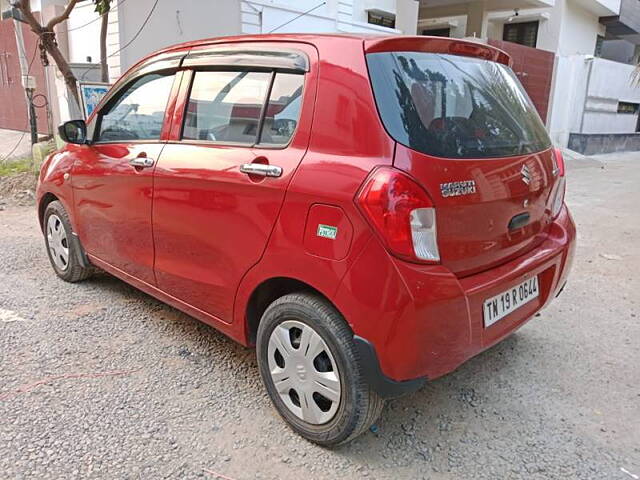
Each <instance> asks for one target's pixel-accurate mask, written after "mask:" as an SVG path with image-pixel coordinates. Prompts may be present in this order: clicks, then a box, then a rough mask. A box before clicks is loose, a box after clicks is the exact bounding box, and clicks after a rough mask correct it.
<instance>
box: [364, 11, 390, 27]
mask: <svg viewBox="0 0 640 480" xmlns="http://www.w3.org/2000/svg"><path fill="white" fill-rule="evenodd" d="M367 13H368V14H369V20H368V21H369V23H371V24H373V25H380V26H381V27H387V28H396V17H395V16H389V15H381V14H380V13H376V12H372V11H370V12H367Z"/></svg>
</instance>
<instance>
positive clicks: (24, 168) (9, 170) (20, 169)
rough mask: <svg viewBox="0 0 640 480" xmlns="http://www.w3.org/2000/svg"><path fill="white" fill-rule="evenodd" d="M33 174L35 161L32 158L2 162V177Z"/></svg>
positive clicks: (0, 172) (0, 164)
mask: <svg viewBox="0 0 640 480" xmlns="http://www.w3.org/2000/svg"><path fill="white" fill-rule="evenodd" d="M25 172H33V160H32V159H31V157H25V158H20V159H16V160H8V161H4V162H0V177H7V176H9V175H16V174H18V173H25Z"/></svg>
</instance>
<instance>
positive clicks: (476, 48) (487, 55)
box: [142, 33, 511, 66]
mask: <svg viewBox="0 0 640 480" xmlns="http://www.w3.org/2000/svg"><path fill="white" fill-rule="evenodd" d="M248 42H273V43H275V42H287V43H289V42H302V43H308V44H311V45H314V46H316V47H318V46H319V45H320V44H330V43H340V42H357V43H362V44H363V46H364V47H363V48H364V51H365V52H382V51H398V50H411V51H424V52H435V53H452V54H455V55H463V56H473V57H479V58H484V59H486V60H491V61H495V62H499V63H502V64H505V65H508V66H511V57H510V56H509V55H508V54H507V53H506V52H504V51H502V50H500V49H498V48H496V47H493V46H490V45H487V44H484V43H481V42H478V41H471V40H464V39H457V38H443V37H430V36H426V35H420V36H409V35H381V34H362V33H355V34H350V33H275V34H274V33H270V34H259V35H237V36H230V37H213V38H207V39H202V40H194V41H190V42H184V43H179V44H177V45H172V46H169V47H166V48H163V49H161V50H158V51H156V52H154V53H152V54H150V55H148V56H147V57H145V58H144V59H143V60H142V61H144V60H147V59H150V58H152V57H154V56H156V55H161V54H163V53H168V52H175V51H180V50H187V49H190V48H198V47H203V46H212V45H217V44H220V45H224V44H232V43H248Z"/></svg>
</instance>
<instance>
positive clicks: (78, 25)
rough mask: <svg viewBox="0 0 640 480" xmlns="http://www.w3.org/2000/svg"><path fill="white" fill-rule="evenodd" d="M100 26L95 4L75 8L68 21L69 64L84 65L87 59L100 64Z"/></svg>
mask: <svg viewBox="0 0 640 480" xmlns="http://www.w3.org/2000/svg"><path fill="white" fill-rule="evenodd" d="M100 25H101V22H100V20H99V19H98V14H97V13H96V11H95V5H94V4H93V2H82V3H79V4H77V5H76V6H75V8H74V9H73V11H72V12H71V15H70V16H69V20H68V21H67V32H68V35H69V59H68V60H69V62H71V63H84V62H86V61H87V57H91V61H92V62H95V63H100Z"/></svg>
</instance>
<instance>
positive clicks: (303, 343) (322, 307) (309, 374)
mask: <svg viewBox="0 0 640 480" xmlns="http://www.w3.org/2000/svg"><path fill="white" fill-rule="evenodd" d="M309 327H310V330H308V328H309ZM298 330H299V332H298ZM314 334H317V336H318V337H319V338H320V339H321V340H322V342H324V343H321V342H320V341H319V340H318V338H316V337H315V336H314ZM287 340H289V343H286V342H287ZM256 343H257V345H256V347H257V356H258V367H259V370H260V376H261V377H262V381H263V383H264V385H265V387H266V389H267V393H268V394H269V397H270V398H271V401H272V402H273V404H274V406H275V407H276V410H277V411H278V413H279V414H280V416H281V417H282V418H284V420H285V421H286V422H287V423H288V424H289V425H290V426H291V428H292V429H293V430H294V431H295V432H297V433H298V434H300V435H301V436H303V437H304V438H306V439H307V440H309V441H311V442H314V443H317V444H319V445H322V446H336V445H340V444H344V443H347V442H349V441H351V440H353V439H354V438H355V437H357V436H358V435H360V434H361V433H363V432H364V431H365V430H367V429H368V428H369V427H370V426H371V425H372V424H373V423H374V422H375V421H376V420H377V419H378V417H379V416H380V413H381V411H382V408H383V407H384V400H383V399H382V398H381V397H379V396H378V395H377V394H376V393H375V392H374V391H373V390H372V389H371V387H370V386H369V385H368V383H367V382H366V381H365V379H364V376H363V375H362V368H361V364H360V359H359V358H358V355H357V353H356V349H355V346H354V343H353V333H352V332H351V329H350V328H349V327H348V325H347V323H346V322H345V320H344V319H343V317H342V316H341V315H340V313H338V312H337V311H336V309H335V308H334V307H333V306H332V305H331V304H330V303H329V302H328V301H326V300H325V299H323V298H322V297H320V296H318V295H314V294H310V293H293V294H289V295H285V296H283V297H281V298H279V299H278V300H276V301H275V302H273V303H272V304H271V305H270V306H269V307H268V308H267V310H266V311H265V312H264V315H263V316H262V319H261V321H260V324H259V327H258V335H257V342H256ZM296 343H297V348H296ZM281 349H283V350H285V355H283V354H282V353H281V352H280V350H281ZM327 350H328V351H327ZM303 351H304V352H305V353H308V355H306V356H305V355H304V353H303ZM316 352H320V353H316ZM287 362H288V363H287ZM289 374H291V375H289ZM335 377H337V379H336V378H335ZM317 380H320V382H323V383H322V384H319V383H318V381H317ZM276 383H277V384H278V386H276ZM338 385H339V393H338V394H337V395H336V391H337V387H338ZM329 386H331V387H334V386H335V387H334V388H328V387H329ZM290 387H291V388H290ZM292 390H293V393H292ZM323 393H326V394H327V397H324V396H323V395H322V394H323ZM318 395H319V396H318ZM329 398H332V399H333V400H329ZM336 399H337V400H336ZM296 400H297V403H296ZM309 401H313V403H309ZM329 404H330V406H329ZM304 405H307V407H306V409H303V406H304ZM309 419H311V420H309Z"/></svg>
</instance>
